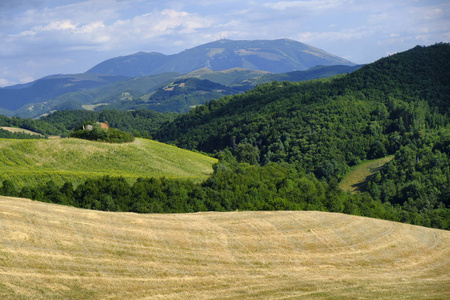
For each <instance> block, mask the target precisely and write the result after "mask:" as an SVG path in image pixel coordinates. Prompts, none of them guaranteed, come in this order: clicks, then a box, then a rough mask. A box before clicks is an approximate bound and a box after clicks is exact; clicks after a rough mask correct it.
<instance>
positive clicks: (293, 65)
mask: <svg viewBox="0 0 450 300" xmlns="http://www.w3.org/2000/svg"><path fill="white" fill-rule="evenodd" d="M317 65H350V66H352V65H354V64H353V63H352V62H350V61H347V60H345V59H343V58H340V57H337V56H335V55H332V54H329V53H327V52H325V51H323V50H321V49H318V48H315V47H312V46H309V45H307V44H304V43H300V42H297V41H293V40H289V39H279V40H249V41H246V40H241V41H233V40H219V41H215V42H212V43H207V44H204V45H200V46H197V47H194V48H191V49H188V50H185V51H183V52H181V53H178V54H174V55H163V54H160V53H154V52H152V53H144V52H139V53H136V54H133V55H128V56H122V57H116V58H112V59H109V60H106V61H104V62H102V63H100V64H98V65H96V66H94V67H93V68H91V69H90V70H88V71H87V73H100V74H111V75H122V76H131V77H134V76H145V75H154V74H159V73H165V72H178V73H189V72H192V71H195V70H198V69H202V68H208V69H211V70H213V71H221V70H227V69H232V68H243V69H250V70H260V71H268V72H272V73H284V72H290V71H298V70H306V69H309V68H311V67H314V66H317Z"/></svg>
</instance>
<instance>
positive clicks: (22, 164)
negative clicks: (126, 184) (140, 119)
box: [0, 138, 216, 186]
mask: <svg viewBox="0 0 450 300" xmlns="http://www.w3.org/2000/svg"><path fill="white" fill-rule="evenodd" d="M215 162H216V160H215V159H213V158H210V157H207V156H204V155H201V154H198V153H193V152H190V151H186V150H182V149H179V148H176V147H173V146H169V145H166V144H162V143H158V142H155V141H150V140H145V139H136V141H135V142H133V143H126V144H109V143H100V142H91V141H86V140H80V139H72V138H71V139H51V140H11V139H0V166H1V168H0V179H3V180H5V179H10V180H13V181H14V182H15V183H16V184H17V185H18V186H25V185H36V184H39V183H46V182H47V181H49V180H54V181H55V182H56V183H59V184H62V182H63V181H64V180H67V179H69V180H71V181H72V182H73V183H75V184H77V183H80V182H84V180H85V179H86V178H88V177H96V176H104V175H110V176H123V177H125V178H126V179H128V180H129V181H130V182H133V181H134V180H135V179H137V178H138V177H162V176H165V177H167V178H182V179H183V178H186V179H192V180H194V181H201V180H204V179H206V178H207V177H208V176H209V175H210V174H211V173H212V164H213V163H215Z"/></svg>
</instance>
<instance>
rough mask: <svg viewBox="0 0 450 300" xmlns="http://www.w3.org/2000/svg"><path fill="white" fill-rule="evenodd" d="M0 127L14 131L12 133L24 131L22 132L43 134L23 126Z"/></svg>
mask: <svg viewBox="0 0 450 300" xmlns="http://www.w3.org/2000/svg"><path fill="white" fill-rule="evenodd" d="M0 129H3V130H7V131H9V132H12V133H16V132H22V133H28V134H34V135H40V136H42V134H40V133H37V132H34V131H31V130H27V129H22V128H16V127H5V126H3V127H0Z"/></svg>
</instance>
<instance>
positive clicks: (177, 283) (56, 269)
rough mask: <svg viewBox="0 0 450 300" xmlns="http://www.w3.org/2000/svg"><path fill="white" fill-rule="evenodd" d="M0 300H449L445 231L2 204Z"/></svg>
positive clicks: (341, 219) (347, 221)
mask: <svg viewBox="0 0 450 300" xmlns="http://www.w3.org/2000/svg"><path fill="white" fill-rule="evenodd" d="M0 220H1V222H0V226H1V227H0V228H1V232H2V238H1V239H0V298H2V299H18V298H23V299H99V298H102V299H105V298H114V299H144V298H145V299H212V298H214V299H243V298H245V299H293V298H296V299H297V298H302V299H312V298H322V299H323V298H345V299H355V298H358V299H374V298H377V299H399V298H402V299H404V298H413V299H448V298H449V297H450V278H449V276H448V270H449V268H450V260H449V256H450V232H448V231H442V230H436V229H429V228H424V227H418V226H411V225H406V224H400V223H394V222H387V221H381V220H376V219H369V218H362V217H356V216H349V215H342V214H332V213H322V212H312V211H310V212H232V213H196V214H170V215H153V214H147V215H138V214H132V213H107V212H97V211H90V210H82V209H75V208H70V207H65V206H59V205H53V204H47V203H41V202H33V201H30V200H26V199H18V198H7V197H0Z"/></svg>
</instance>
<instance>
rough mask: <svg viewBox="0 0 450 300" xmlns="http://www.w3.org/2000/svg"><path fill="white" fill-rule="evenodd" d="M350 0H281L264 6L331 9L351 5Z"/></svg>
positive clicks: (310, 9)
mask: <svg viewBox="0 0 450 300" xmlns="http://www.w3.org/2000/svg"><path fill="white" fill-rule="evenodd" d="M352 2H353V1H349V0H309V1H279V2H275V3H264V4H263V6H264V7H267V8H271V9H274V10H281V11H282V10H288V9H302V10H309V11H323V10H330V9H334V8H336V7H342V6H344V5H349V4H351V3H352Z"/></svg>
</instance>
